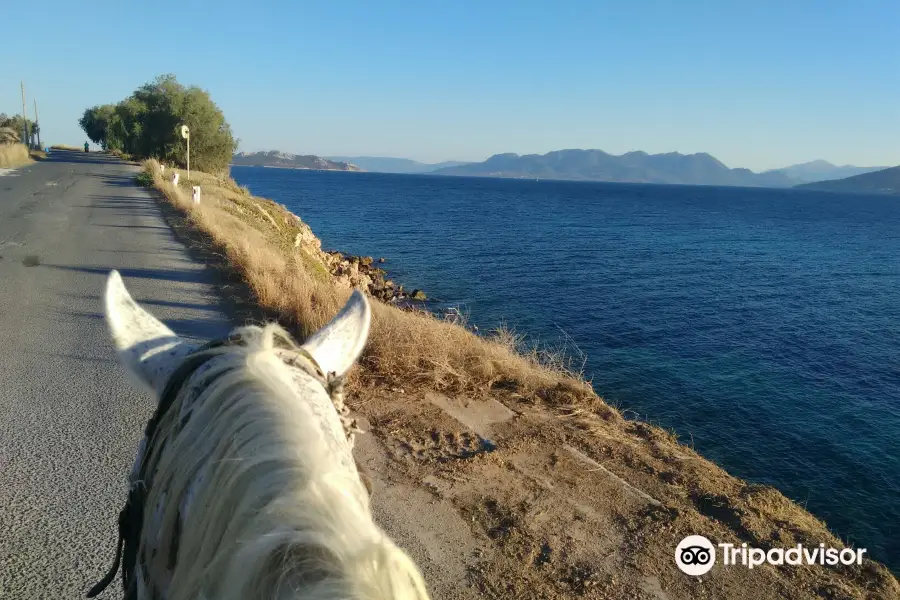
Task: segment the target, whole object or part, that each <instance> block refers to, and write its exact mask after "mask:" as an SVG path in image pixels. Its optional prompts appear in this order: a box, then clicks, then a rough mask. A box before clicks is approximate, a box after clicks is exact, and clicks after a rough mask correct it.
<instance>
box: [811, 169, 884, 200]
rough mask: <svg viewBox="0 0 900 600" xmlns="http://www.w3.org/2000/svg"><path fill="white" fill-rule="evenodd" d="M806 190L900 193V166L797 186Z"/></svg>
mask: <svg viewBox="0 0 900 600" xmlns="http://www.w3.org/2000/svg"><path fill="white" fill-rule="evenodd" d="M796 187H797V188H800V189H805V190H823V191H827V192H859V193H867V194H900V167H891V168H889V169H882V170H881V171H874V172H872V173H863V174H862V175H854V176H853V177H847V178H844V179H835V180H832V181H817V182H815V183H804V184H802V185H798V186H796Z"/></svg>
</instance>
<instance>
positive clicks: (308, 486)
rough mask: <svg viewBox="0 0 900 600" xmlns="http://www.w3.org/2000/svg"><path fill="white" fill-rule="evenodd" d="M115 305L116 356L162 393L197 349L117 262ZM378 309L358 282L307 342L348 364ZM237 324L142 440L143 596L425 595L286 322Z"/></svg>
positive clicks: (308, 347) (339, 369)
mask: <svg viewBox="0 0 900 600" xmlns="http://www.w3.org/2000/svg"><path fill="white" fill-rule="evenodd" d="M106 312H107V319H108V322H109V324H110V330H111V332H112V335H113V340H114V341H115V344H116V347H117V349H118V351H119V355H120V358H121V359H122V360H123V362H124V363H125V364H126V366H128V367H129V368H130V370H131V371H132V373H133V374H134V375H136V376H137V377H138V378H139V379H140V380H141V381H142V382H143V383H144V384H145V385H147V386H148V387H150V388H152V389H154V390H155V391H156V393H157V394H158V393H160V391H161V389H162V387H163V386H164V385H165V381H167V380H168V378H169V376H170V375H171V374H172V372H173V371H174V370H175V368H177V367H178V365H179V364H180V363H181V361H182V360H183V359H184V356H185V355H187V354H189V353H190V352H192V351H193V350H194V348H193V347H192V346H190V345H188V344H186V343H185V342H184V341H182V340H180V339H179V338H177V336H175V334H174V333H172V332H171V331H170V330H168V328H166V327H165V326H164V325H162V323H159V321H157V320H156V319H154V318H153V317H151V316H150V315H149V314H148V313H146V312H145V311H143V309H141V308H140V307H138V306H137V304H136V303H135V302H134V301H133V300H132V299H131V297H130V296H129V295H128V292H127V291H126V290H125V287H124V284H123V283H122V281H121V278H120V277H119V275H118V273H115V272H113V273H112V274H111V275H110V279H109V283H108V287H107V295H106ZM148 317H149V319H148ZM151 319H152V321H151ZM369 319H370V312H369V306H368V303H367V301H366V300H365V298H364V297H363V296H362V295H361V294H359V293H356V294H354V296H353V297H351V300H350V301H349V302H348V304H347V306H345V308H344V309H343V310H342V311H341V313H340V314H339V315H338V316H337V317H335V319H334V320H333V321H332V323H330V324H329V325H327V326H326V327H325V328H323V329H322V330H321V331H320V332H318V333H317V334H315V335H314V336H312V338H310V340H308V341H307V343H306V344H304V345H303V347H302V348H303V349H304V350H305V351H307V352H308V353H309V354H310V355H311V356H312V357H313V358H314V360H315V362H316V363H319V364H320V365H321V366H322V368H323V369H326V370H327V371H334V372H335V373H337V374H338V375H342V374H343V373H345V372H346V370H347V369H349V367H350V366H352V364H353V363H354V362H355V360H356V358H357V357H358V355H359V352H360V351H361V349H362V346H363V345H364V343H365V338H366V336H367V333H368V325H369ZM238 332H239V333H240V334H241V336H242V339H243V340H244V341H245V342H246V345H245V346H243V347H233V346H232V347H227V348H225V349H223V350H221V353H220V354H218V355H217V356H215V357H214V358H212V359H211V360H209V361H208V362H206V363H205V364H204V365H203V366H202V367H200V368H199V369H197V371H196V372H195V373H194V374H193V375H192V376H191V377H190V378H189V380H188V381H187V382H186V383H185V385H183V386H182V388H181V391H180V392H179V394H178V395H177V397H176V399H175V402H174V404H173V405H172V406H171V407H170V408H169V409H168V410H167V412H166V416H165V417H164V418H163V420H162V421H161V423H160V427H159V430H158V433H157V436H156V439H157V440H158V441H157V442H155V443H154V450H153V451H152V452H151V453H150V455H149V456H143V454H144V452H145V448H144V443H142V447H141V449H140V450H139V454H138V459H137V461H136V464H135V469H134V472H133V477H134V476H135V475H136V474H137V473H138V472H139V471H140V466H141V464H142V461H144V460H147V461H149V462H148V464H147V467H149V468H150V470H149V471H148V472H149V473H151V475H150V476H149V479H150V482H151V485H150V489H149V493H148V495H147V498H146V502H145V518H144V527H143V535H142V541H141V544H140V549H139V553H138V559H137V565H138V569H137V576H136V580H137V583H138V592H139V597H141V598H150V597H153V596H154V595H158V597H162V598H168V599H172V600H180V599H185V600H187V599H190V600H194V599H197V598H209V599H212V598H215V599H229V600H230V599H234V600H238V599H242V600H248V599H249V600H253V599H260V600H262V599H279V600H282V599H284V600H287V599H289V598H297V599H300V598H308V599H311V600H313V599H314V600H320V599H321V600H325V599H338V598H340V599H359V600H363V599H365V600H380V599H384V600H388V599H398V600H405V599H410V600H419V599H421V600H425V599H427V598H428V595H427V592H426V590H425V585H424V582H423V580H422V577H421V575H420V573H419V571H418V569H417V568H416V566H415V565H414V564H413V562H412V561H411V560H410V559H409V557H408V556H407V555H406V554H405V553H404V552H403V551H402V550H401V549H399V548H398V547H397V546H396V545H395V544H394V543H393V542H392V541H391V540H390V539H389V538H388V537H387V535H385V533H384V532H383V531H381V529H380V528H379V527H378V526H377V525H375V523H374V522H373V521H372V515H371V512H370V509H369V501H368V495H367V493H366V490H365V488H364V486H363V484H362V483H361V481H360V478H359V474H358V472H357V470H356V467H355V464H354V463H353V459H352V454H351V449H350V445H349V443H348V442H347V438H346V435H345V432H344V428H343V427H342V425H341V420H340V418H339V415H338V412H337V410H335V407H334V405H333V404H332V402H331V399H330V398H329V396H328V394H327V393H326V391H325V388H324V387H323V385H322V383H321V382H320V381H319V380H318V379H317V378H315V377H313V376H311V375H310V374H308V373H307V372H306V371H305V370H303V369H299V368H291V367H288V366H286V365H285V363H284V361H283V360H282V356H281V353H282V351H280V350H278V349H276V347H275V340H276V338H278V337H286V336H287V334H286V333H285V332H284V331H283V330H281V329H280V328H278V327H277V326H273V325H270V326H267V327H265V328H256V327H252V328H244V329H241V330H238ZM161 440H164V442H162V441H161Z"/></svg>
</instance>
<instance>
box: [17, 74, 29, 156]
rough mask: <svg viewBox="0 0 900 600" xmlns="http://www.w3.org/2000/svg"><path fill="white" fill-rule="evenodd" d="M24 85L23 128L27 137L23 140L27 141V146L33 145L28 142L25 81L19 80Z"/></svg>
mask: <svg viewBox="0 0 900 600" xmlns="http://www.w3.org/2000/svg"><path fill="white" fill-rule="evenodd" d="M19 83H21V85H22V129H24V130H25V137H24V138H22V141H23V142H25V145H26V146H31V144H29V143H28V115H27V114H26V113H25V82H24V81H21V82H19Z"/></svg>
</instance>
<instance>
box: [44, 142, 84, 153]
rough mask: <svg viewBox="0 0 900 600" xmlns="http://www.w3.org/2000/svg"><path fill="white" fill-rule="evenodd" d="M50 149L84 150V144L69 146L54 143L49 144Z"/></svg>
mask: <svg viewBox="0 0 900 600" xmlns="http://www.w3.org/2000/svg"><path fill="white" fill-rule="evenodd" d="M50 149H51V150H71V151H72V152H84V146H69V145H66V144H54V145H52V146H50Z"/></svg>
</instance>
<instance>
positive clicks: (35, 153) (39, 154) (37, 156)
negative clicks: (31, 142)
mask: <svg viewBox="0 0 900 600" xmlns="http://www.w3.org/2000/svg"><path fill="white" fill-rule="evenodd" d="M28 156H30V157H31V158H33V159H34V160H44V159H45V158H47V153H46V152H44V151H43V150H37V149H35V148H32V149H31V150H29V151H28Z"/></svg>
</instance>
